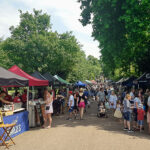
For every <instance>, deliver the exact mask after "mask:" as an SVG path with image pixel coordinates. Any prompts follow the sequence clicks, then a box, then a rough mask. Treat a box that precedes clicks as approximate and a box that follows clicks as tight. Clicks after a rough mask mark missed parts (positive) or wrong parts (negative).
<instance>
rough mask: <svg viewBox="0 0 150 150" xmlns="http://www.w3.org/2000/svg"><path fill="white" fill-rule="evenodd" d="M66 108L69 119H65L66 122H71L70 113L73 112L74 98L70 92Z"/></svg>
mask: <svg viewBox="0 0 150 150" xmlns="http://www.w3.org/2000/svg"><path fill="white" fill-rule="evenodd" d="M68 107H69V117H68V118H67V120H71V119H72V113H73V110H74V97H73V92H72V91H69V101H68Z"/></svg>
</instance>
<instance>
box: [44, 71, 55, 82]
mask: <svg viewBox="0 0 150 150" xmlns="http://www.w3.org/2000/svg"><path fill="white" fill-rule="evenodd" d="M43 77H45V78H46V79H47V80H49V81H50V82H54V81H56V79H55V78H54V77H53V76H52V75H51V74H50V73H49V72H46V73H45V74H43Z"/></svg>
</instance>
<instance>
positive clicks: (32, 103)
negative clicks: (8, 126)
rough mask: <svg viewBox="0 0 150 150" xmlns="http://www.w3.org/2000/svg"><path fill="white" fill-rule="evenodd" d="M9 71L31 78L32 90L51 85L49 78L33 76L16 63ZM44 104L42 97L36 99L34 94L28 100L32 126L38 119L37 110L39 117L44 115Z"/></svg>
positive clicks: (30, 85)
mask: <svg viewBox="0 0 150 150" xmlns="http://www.w3.org/2000/svg"><path fill="white" fill-rule="evenodd" d="M9 71H11V72H13V73H15V74H17V75H19V76H21V77H24V78H27V79H28V80H29V87H32V90H33V89H34V87H41V86H48V85H49V81H48V80H40V79H37V78H35V77H32V76H30V75H29V74H27V73H26V72H24V71H23V70H22V69H20V68H19V67H18V66H16V65H14V66H12V67H11V68H10V69H9ZM40 104H41V105H42V108H41V107H40ZM43 104H44V101H43V100H42V99H35V98H34V96H32V99H29V101H27V106H28V111H29V126H30V127H35V126H36V119H37V118H36V115H35V114H36V113H35V110H36V111H37V112H38V113H39V118H41V117H42V115H44V112H43V111H42V110H43ZM36 108H37V109H36Z"/></svg>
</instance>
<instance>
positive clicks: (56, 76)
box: [54, 75, 70, 85]
mask: <svg viewBox="0 0 150 150" xmlns="http://www.w3.org/2000/svg"><path fill="white" fill-rule="evenodd" d="M54 78H55V79H57V80H58V81H60V82H61V83H62V84H66V85H70V83H69V82H67V81H66V80H64V79H62V78H61V77H59V76H58V75H55V76H54Z"/></svg>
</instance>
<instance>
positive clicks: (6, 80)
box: [0, 67, 29, 87]
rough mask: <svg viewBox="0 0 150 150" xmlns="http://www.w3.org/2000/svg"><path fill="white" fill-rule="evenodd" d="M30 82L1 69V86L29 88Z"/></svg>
mask: <svg viewBox="0 0 150 150" xmlns="http://www.w3.org/2000/svg"><path fill="white" fill-rule="evenodd" d="M28 85H29V80H28V79H26V78H23V77H21V76H18V75H16V74H14V73H12V72H10V71H8V70H6V69H4V68H2V67H0V86H3V87H21V86H22V87H23V86H28Z"/></svg>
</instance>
